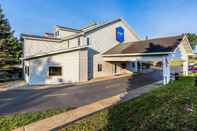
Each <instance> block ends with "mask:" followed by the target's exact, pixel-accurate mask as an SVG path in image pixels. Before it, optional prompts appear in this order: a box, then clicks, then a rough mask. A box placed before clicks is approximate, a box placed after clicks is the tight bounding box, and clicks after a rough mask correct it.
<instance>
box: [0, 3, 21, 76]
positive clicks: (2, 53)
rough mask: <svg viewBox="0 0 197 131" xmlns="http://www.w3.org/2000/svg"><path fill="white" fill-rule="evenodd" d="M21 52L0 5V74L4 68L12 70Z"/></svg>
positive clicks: (19, 44) (17, 62)
mask: <svg viewBox="0 0 197 131" xmlns="http://www.w3.org/2000/svg"><path fill="white" fill-rule="evenodd" d="M21 53H22V46H21V43H20V42H19V41H18V39H17V38H16V37H14V31H12V30H11V27H10V24H9V22H8V19H6V18H5V15H4V13H3V10H2V8H1V5H0V74H3V73H2V72H5V70H12V67H13V65H16V64H19V58H20V56H21ZM7 74H8V73H7ZM4 76H5V75H4ZM0 77H1V75H0Z"/></svg>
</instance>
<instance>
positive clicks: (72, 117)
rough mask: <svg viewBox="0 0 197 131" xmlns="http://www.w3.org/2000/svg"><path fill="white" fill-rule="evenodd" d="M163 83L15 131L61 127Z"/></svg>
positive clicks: (46, 130) (47, 129)
mask: <svg viewBox="0 0 197 131" xmlns="http://www.w3.org/2000/svg"><path fill="white" fill-rule="evenodd" d="M159 83H161V81H158V82H155V83H152V84H149V85H146V86H143V87H140V88H137V89H134V90H131V91H129V92H124V93H121V94H119V95H116V96H113V97H110V98H106V99H103V100H100V101H97V102H95V103H92V104H89V105H85V106H82V107H79V108H77V109H74V110H71V111H68V112H65V113H61V114H59V115H55V116H52V117H49V118H46V119H43V120H40V121H37V122H35V123H32V124H29V125H26V126H24V127H21V128H17V129H15V130H14V131H38V130H41V131H49V130H52V129H56V128H58V127H61V126H63V125H67V124H69V123H72V122H73V121H76V120H78V119H81V118H83V117H85V116H87V115H90V114H93V113H95V112H97V111H101V110H103V109H105V108H108V107H110V106H112V105H114V104H117V103H120V102H124V101H128V100H130V99H133V98H135V97H137V96H140V95H142V94H144V93H146V92H148V91H150V90H152V89H154V88H156V87H158V84H159Z"/></svg>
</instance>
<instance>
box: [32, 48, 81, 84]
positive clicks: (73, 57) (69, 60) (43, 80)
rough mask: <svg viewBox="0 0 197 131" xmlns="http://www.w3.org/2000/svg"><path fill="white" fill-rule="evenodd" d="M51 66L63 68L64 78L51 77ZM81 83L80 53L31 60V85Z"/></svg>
mask: <svg viewBox="0 0 197 131" xmlns="http://www.w3.org/2000/svg"><path fill="white" fill-rule="evenodd" d="M49 66H61V67H62V76H50V77H49V75H48V69H49ZM79 81H80V80H79V51H74V52H69V53H65V54H59V55H53V56H48V57H42V58H38V59H33V60H30V76H29V84H30V85H34V84H58V83H70V82H79Z"/></svg>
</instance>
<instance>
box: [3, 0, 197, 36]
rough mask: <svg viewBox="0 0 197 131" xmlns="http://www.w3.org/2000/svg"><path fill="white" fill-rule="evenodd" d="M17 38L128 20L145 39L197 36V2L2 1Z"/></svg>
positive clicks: (169, 0)
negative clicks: (185, 34) (59, 26)
mask: <svg viewBox="0 0 197 131" xmlns="http://www.w3.org/2000/svg"><path fill="white" fill-rule="evenodd" d="M0 4H1V6H2V8H3V10H4V13H5V15H6V17H7V18H8V20H9V22H10V24H11V27H12V29H13V30H15V35H16V36H17V37H19V36H20V34H21V33H30V34H37V35H42V34H43V33H45V32H52V31H53V28H54V26H55V25H61V26H65V27H72V28H80V27H82V26H85V25H88V24H89V23H90V22H92V21H96V22H106V21H110V20H114V19H117V18H123V19H125V20H126V21H127V22H128V23H129V25H130V26H131V27H132V28H133V29H134V30H135V31H136V32H137V34H138V35H139V36H140V37H141V38H144V37H145V36H148V37H149V38H152V37H162V36H170V35H179V34H182V33H187V32H192V33H197V16H196V12H197V0H0Z"/></svg>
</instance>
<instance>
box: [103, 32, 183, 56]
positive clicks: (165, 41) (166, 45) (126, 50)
mask: <svg viewBox="0 0 197 131" xmlns="http://www.w3.org/2000/svg"><path fill="white" fill-rule="evenodd" d="M182 39H183V35H180V36H173V37H165V38H156V39H149V40H143V41H136V42H129V43H123V44H118V45H117V46H115V47H113V48H112V49H110V50H108V51H106V52H105V53H103V55H112V54H135V53H160V52H162V53H165V52H166V53H167V52H173V51H174V50H175V48H176V47H177V46H178V45H179V43H180V42H181V41H182Z"/></svg>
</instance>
